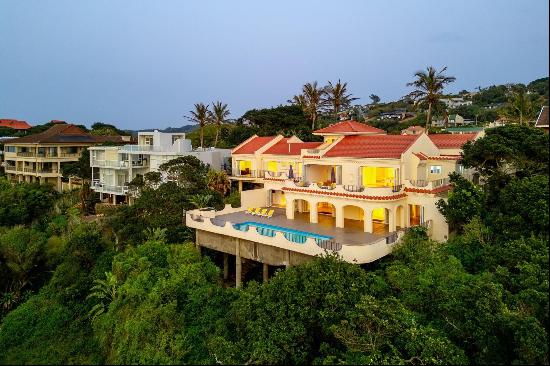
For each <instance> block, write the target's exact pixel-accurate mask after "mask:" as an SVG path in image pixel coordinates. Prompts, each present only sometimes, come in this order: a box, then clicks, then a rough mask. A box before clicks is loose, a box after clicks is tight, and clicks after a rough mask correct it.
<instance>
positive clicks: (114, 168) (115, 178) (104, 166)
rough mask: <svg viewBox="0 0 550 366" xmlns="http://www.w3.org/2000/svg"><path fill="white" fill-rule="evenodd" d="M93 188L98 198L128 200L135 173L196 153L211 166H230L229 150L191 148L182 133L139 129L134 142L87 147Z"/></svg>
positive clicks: (154, 169)
mask: <svg viewBox="0 0 550 366" xmlns="http://www.w3.org/2000/svg"><path fill="white" fill-rule="evenodd" d="M89 150H90V166H91V167H92V189H93V190H94V191H96V192H99V193H100V197H101V200H102V201H104V200H108V201H109V202H111V203H113V204H117V203H122V202H127V199H128V184H129V183H130V182H131V181H132V180H133V179H134V178H135V177H137V176H138V175H141V176H143V175H145V174H146V173H149V172H155V171H158V170H159V167H160V166H161V165H162V164H163V163H166V162H168V161H170V160H172V159H176V158H179V157H182V156H195V157H196V158H197V159H199V160H200V161H202V162H203V163H205V164H208V165H209V166H210V167H211V168H212V169H215V170H220V169H222V168H223V167H224V166H229V165H230V163H229V159H230V156H231V150H229V149H215V148H203V149H200V148H199V149H195V150H193V148H192V146H191V140H187V139H185V134H184V133H164V132H159V131H158V130H155V131H153V132H139V133H138V143H137V145H124V146H94V147H90V148H89Z"/></svg>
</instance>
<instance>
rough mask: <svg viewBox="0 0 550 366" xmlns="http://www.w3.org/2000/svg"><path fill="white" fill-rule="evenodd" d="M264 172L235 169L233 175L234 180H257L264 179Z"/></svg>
mask: <svg viewBox="0 0 550 366" xmlns="http://www.w3.org/2000/svg"><path fill="white" fill-rule="evenodd" d="M263 174H264V172H263V170H239V169H233V173H232V174H231V177H232V178H244V179H255V178H263V177H264V176H263Z"/></svg>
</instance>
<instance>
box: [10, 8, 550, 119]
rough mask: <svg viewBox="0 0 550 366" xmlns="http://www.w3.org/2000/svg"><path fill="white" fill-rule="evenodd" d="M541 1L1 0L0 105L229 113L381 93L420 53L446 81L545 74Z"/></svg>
mask: <svg viewBox="0 0 550 366" xmlns="http://www.w3.org/2000/svg"><path fill="white" fill-rule="evenodd" d="M548 43H549V39H548V1H546V0H525V1H517V0H513V1H481V0H477V1H460V2H456V1H453V2H451V1H405V0H403V1H313V0H305V1H287V0H278V1H270V2H267V1H257V0H256V1H252V0H250V1H239V0H235V1H222V0H219V1H190V0H186V1H183V0H182V1H180V0H175V1H168V0H162V1H145V0H136V1H113V0H109V1H107V0H105V1H104V0H93V1H92V0H89V1H88V0H81V1H73V0H67V1H50V0H25V1H19V0H11V1H8V0H0V118H17V119H23V120H27V121H29V122H30V123H31V124H37V123H43V122H46V121H49V120H51V119H62V120H66V121H71V122H75V123H82V124H85V125H88V126H89V125H90V124H91V123H93V122H95V121H103V122H108V123H116V124H117V125H118V126H119V127H121V128H131V129H139V128H152V127H156V128H164V127H167V126H181V125H184V124H188V122H187V121H186V120H185V119H184V118H183V115H187V114H188V111H189V110H191V109H192V108H193V103H195V102H201V101H202V102H205V103H208V102H211V101H215V100H218V99H219V100H222V101H224V102H226V103H228V104H229V106H230V109H231V112H232V114H231V117H233V118H237V117H240V116H241V115H242V113H244V112H245V111H247V110H248V109H252V108H261V107H269V106H275V105H278V104H281V103H284V102H285V101H286V100H287V99H289V97H291V96H292V95H294V94H296V93H297V92H298V91H299V89H300V87H301V85H302V84H304V83H305V82H308V81H313V80H317V81H319V82H320V83H322V84H324V83H326V81H327V80H337V79H338V78H341V79H342V80H344V81H347V82H348V84H349V88H350V91H351V92H352V93H353V94H354V95H356V96H358V97H361V100H360V101H359V102H362V103H367V102H368V101H369V99H368V95H369V94H371V93H375V94H377V95H379V96H380V97H381V98H382V100H383V101H384V100H392V99H396V98H399V97H401V96H403V95H405V94H406V93H407V92H408V89H407V87H406V86H405V84H406V83H407V82H409V81H411V79H412V75H413V73H414V72H415V71H416V70H418V69H420V68H424V67H425V66H427V65H434V66H436V67H441V66H447V67H448V73H449V74H450V75H453V76H455V77H456V78H457V81H456V82H455V83H454V84H453V85H452V86H451V87H450V88H449V91H458V90H461V89H469V90H473V89H474V88H475V87H477V86H488V85H492V84H500V83H506V82H524V83H525V82H529V81H531V80H533V79H537V78H540V77H544V76H547V75H548V62H549V60H548V53H549V49H548Z"/></svg>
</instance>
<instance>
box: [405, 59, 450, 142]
mask: <svg viewBox="0 0 550 366" xmlns="http://www.w3.org/2000/svg"><path fill="white" fill-rule="evenodd" d="M446 70H447V67H444V68H442V69H441V70H440V71H437V70H436V69H435V68H434V67H433V66H428V67H427V68H426V71H417V72H416V73H415V74H414V76H415V77H416V80H415V81H413V82H411V83H407V86H412V87H414V88H415V90H413V91H412V92H411V93H410V94H409V96H410V97H411V98H412V99H414V100H415V104H417V105H418V104H424V105H426V106H428V114H427V116H426V133H428V128H429V127H430V122H431V120H432V108H433V107H434V105H435V104H436V103H437V102H438V101H439V99H440V98H441V93H442V91H443V88H444V87H445V84H449V83H452V82H453V81H455V80H456V78H455V77H453V76H445V75H444V74H443V73H444V72H445V71H446Z"/></svg>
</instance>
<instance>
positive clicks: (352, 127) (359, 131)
mask: <svg viewBox="0 0 550 366" xmlns="http://www.w3.org/2000/svg"><path fill="white" fill-rule="evenodd" d="M313 134H314V135H331V134H334V135H371V134H384V135H385V134H386V131H384V130H381V129H379V128H376V127H373V126H371V125H368V124H366V123H360V122H357V121H342V122H338V123H335V124H333V125H330V126H328V127H325V128H321V129H319V130H315V131H313Z"/></svg>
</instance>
